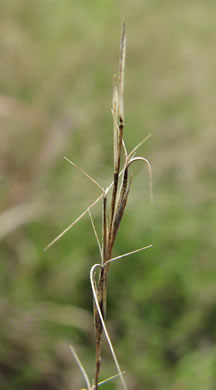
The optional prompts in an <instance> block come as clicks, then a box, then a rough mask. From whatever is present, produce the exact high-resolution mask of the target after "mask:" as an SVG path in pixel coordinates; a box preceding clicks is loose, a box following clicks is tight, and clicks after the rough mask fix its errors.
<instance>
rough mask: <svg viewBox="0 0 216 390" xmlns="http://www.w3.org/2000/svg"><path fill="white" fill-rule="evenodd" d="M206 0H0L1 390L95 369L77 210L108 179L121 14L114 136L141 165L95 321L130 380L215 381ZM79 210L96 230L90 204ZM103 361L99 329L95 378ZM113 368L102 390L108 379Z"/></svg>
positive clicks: (178, 384)
mask: <svg viewBox="0 0 216 390" xmlns="http://www.w3.org/2000/svg"><path fill="white" fill-rule="evenodd" d="M215 15H216V2H215V1H214V0H205V1H203V0H191V1H187V0H182V1H177V0H164V1H162V0H158V1H156V0H145V1H143V0H133V2H132V1H129V0H125V1H114V0H107V1H104V2H103V1H99V0H92V1H91V2H90V1H84V0H79V1H72V0H71V1H70V0H62V1H57V0H43V1H42V0H37V1H33V0H19V1H18V0H7V1H6V0H5V1H4V0H3V1H1V2H0V54H1V60H0V121H1V123H0V135H1V137H0V186H1V187H0V188H1V190H0V191H1V192H0V208H1V210H0V211H1V214H0V238H1V242H0V253H1V261H0V318H1V321H0V345H1V347H0V385H1V386H0V387H1V389H3V390H15V389H16V390H18V389H19V390H24V389H28V390H45V389H46V390H47V389H48V390H49V389H50V390H55V389H56V390H57V389H58V390H60V389H61V390H69V389H74V390H75V389H80V388H81V387H83V385H84V383H83V379H82V376H81V373H80V371H79V368H78V367H77V366H76V363H75V362H74V360H73V357H72V356H71V354H70V351H69V349H68V344H69V343H72V344H73V345H74V346H75V348H76V350H77V352H78V354H79V356H80V358H81V360H82V362H83V364H84V366H85V367H86V369H87V371H88V373H89V376H90V377H93V375H94V329H93V321H92V295H91V290H90V284H89V276H88V275H89V270H90V267H91V266H92V265H93V264H94V263H96V262H98V259H99V254H98V249H97V243H96V240H95V237H94V234H93V232H92V228H91V224H90V221H89V218H88V216H86V217H84V218H83V220H82V221H80V222H79V224H77V225H76V226H75V227H74V228H73V229H72V230H70V231H69V232H68V233H67V234H66V235H65V236H64V237H63V238H62V239H61V240H59V241H58V242H57V243H56V244H55V245H54V246H53V247H52V248H50V249H49V250H48V251H47V252H44V251H43V248H44V247H45V246H46V245H47V244H48V243H49V242H50V241H51V240H52V239H53V238H54V237H55V236H57V235H58V234H59V233H60V232H61V231H62V230H63V229H64V228H65V227H66V226H68V225H69V224H70V223H71V222H72V221H73V220H74V219H75V218H76V217H77V216H78V215H79V213H81V212H82V211H83V210H84V209H85V208H86V207H87V206H88V205H89V204H90V203H91V202H92V201H93V200H94V199H95V198H96V197H97V196H98V195H99V191H98V188H97V187H96V186H94V184H93V183H91V182H90V181H88V179H87V178H85V177H84V176H83V175H82V174H81V173H80V172H79V171H76V170H75V169H74V168H73V167H72V166H71V165H69V164H68V163H67V162H66V161H65V160H64V158H63V156H64V155H65V156H67V157H68V158H70V159H72V160H73V161H74V162H76V163H77V164H79V165H80V166H81V167H82V168H83V169H86V170H87V171H88V173H89V174H90V175H92V176H93V177H94V178H96V179H97V180H98V182H99V183H100V184H101V185H102V186H106V185H108V184H109V183H110V181H111V180H112V116H111V112H110V108H111V99H112V76H113V73H116V72H117V69H118V54H119V38H120V29H121V22H122V19H123V18H124V19H125V21H126V25H127V66H126V86H125V122H126V126H125V142H126V144H127V146H128V149H129V150H131V149H132V148H133V147H134V146H135V145H136V144H137V143H138V142H139V141H140V140H142V139H143V138H144V137H145V136H146V135H148V134H149V133H151V134H152V137H151V139H150V140H149V141H148V142H147V143H146V144H144V145H143V146H142V147H141V149H140V154H143V155H144V156H145V157H146V158H148V159H149V160H150V161H151V163H152V168H153V191H154V203H153V204H151V203H150V201H149V194H148V180H147V174H146V172H145V170H144V169H143V167H142V165H140V166H139V164H137V166H136V167H134V168H132V172H133V176H134V178H133V185H132V191H131V196H130V199H129V204H128V208H127V211H126V215H125V217H124V219H123V222H122V226H121V229H120V232H119V235H118V239H117V242H116V246H115V251H114V252H115V253H114V255H116V256H117V255H119V254H122V253H125V252H127V251H130V250H134V249H136V248H138V247H141V246H144V245H148V244H151V243H152V244H153V248H152V249H149V250H148V251H146V252H143V253H142V254H137V255H133V256H132V257H130V258H126V259H124V260H122V261H120V262H119V263H117V262H116V263H114V264H113V265H112V268H111V272H110V278H109V293H108V318H107V321H108V322H107V324H108V328H109V331H110V335H111V338H112V340H113V343H114V345H115V349H116V353H117V356H118V358H119V361H120V363H121V366H122V368H123V369H125V370H126V371H127V373H126V381H127V383H128V386H129V388H130V389H133V390H141V389H143V390H171V389H172V390H192V389H196V390H215V388H216V344H215V343H216V285H215V279H216V261H215V249H216V248H215V247H216V243H215V234H213V232H215V229H216V206H215V192H216V184H215V174H216V164H215V150H216V146H215V143H216V135H215V123H216V110H215V96H216V95H215V91H216V72H215V69H216V54H215V41H216V29H215ZM93 217H94V220H95V224H96V226H97V229H98V230H99V229H100V205H98V206H97V207H95V208H94V210H93ZM115 372H116V369H115V366H114V363H113V361H112V358H111V355H110V352H109V349H108V347H107V345H106V342H105V341H104V346H103V364H102V371H101V377H102V378H106V377H107V376H110V375H113V374H114V373H115ZM117 382H118V381H113V383H110V384H107V385H104V386H103V389H117V388H118V389H120V385H119V384H118V383H117Z"/></svg>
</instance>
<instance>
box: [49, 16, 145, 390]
mask: <svg viewBox="0 0 216 390" xmlns="http://www.w3.org/2000/svg"><path fill="white" fill-rule="evenodd" d="M125 58H126V28H125V23H123V24H122V32H121V40H120V59H119V76H118V79H117V78H116V76H115V75H114V77H113V102H112V115H113V168H114V172H113V181H112V182H111V184H110V185H109V186H108V187H106V188H103V187H102V186H101V185H100V184H99V183H98V182H97V181H96V180H95V179H93V178H92V177H91V176H90V175H89V174H88V173H86V171H84V170H83V169H82V168H80V167H79V166H77V165H76V164H75V163H74V162H72V161H71V160H70V159H68V158H67V157H65V159H66V160H67V161H68V162H69V163H70V164H72V165H73V166H74V167H75V168H77V169H79V170H80V171H81V172H82V173H83V174H84V175H85V176H87V177H88V178H89V179H90V180H91V181H92V182H93V183H95V184H96V185H97V186H98V187H99V188H100V190H101V194H100V196H99V197H98V198H97V199H96V200H95V201H94V202H93V203H92V204H91V205H90V206H89V207H88V208H87V209H86V210H85V211H84V212H83V213H82V214H81V215H80V216H79V217H78V218H77V219H76V220H75V221H74V222H73V223H72V224H70V225H69V226H68V227H67V228H66V229H65V230H64V231H63V232H62V233H60V234H59V235H58V236H57V237H56V238H55V239H54V240H53V241H52V242H51V243H50V244H49V245H48V246H47V247H46V248H45V249H48V248H49V247H50V246H52V245H53V244H54V243H55V242H56V241H57V240H59V239H60V238H61V237H62V236H63V235H64V234H65V233H66V232H67V231H68V230H69V229H70V228H71V227H72V226H74V225H75V224H76V223H77V222H78V221H79V220H80V219H81V218H82V217H83V216H84V215H85V214H87V213H89V217H90V220H91V224H92V228H93V231H94V233H95V237H96V240H97V244H98V248H99V253H100V258H101V262H100V264H94V265H93V266H92V268H91V270H90V282H91V288H92V294H93V300H94V326H95V343H96V359H95V378H94V383H93V384H92V385H91V384H90V380H89V378H88V375H87V374H86V371H85V369H84V367H83V365H82V363H81V362H80V360H79V358H78V356H77V354H76V352H75V350H74V348H73V347H72V346H70V348H71V351H72V353H73V356H74V358H75V360H76V361H77V363H78V365H79V367H80V370H81V372H82V374H83V377H84V379H85V381H86V385H87V388H88V390H92V389H95V390H98V386H99V385H100V384H103V383H104V381H103V382H99V374H100V367H101V342H102V334H103V332H104V333H105V336H106V339H107V342H108V344H109V347H110V350H111V353H112V357H113V360H114V362H115V365H116V368H117V371H118V374H117V375H114V377H116V376H119V377H120V379H121V383H122V387H123V388H124V389H125V390H127V385H126V382H125V379H124V376H123V373H122V371H121V368H120V365H119V363H118V360H117V357H116V354H115V351H114V348H113V345H112V342H111V339H110V336H109V333H108V330H107V327H106V324H105V319H106V306H107V286H108V274H109V270H110V264H111V263H112V262H114V261H116V260H119V259H122V258H124V257H126V256H129V255H132V254H134V253H137V252H140V251H143V250H145V249H148V248H150V247H151V246H152V245H147V246H144V247H142V248H139V249H135V250H133V251H131V252H128V253H125V254H123V255H120V256H116V257H112V252H113V247H114V244H115V240H116V236H117V233H118V230H119V228H120V224H121V222H122V218H123V216H124V213H125V210H126V206H127V201H128V196H129V193H130V189H131V182H132V175H130V174H129V168H130V166H131V165H132V164H133V163H134V162H137V161H141V162H144V163H145V164H146V165H147V168H148V174H149V183H150V198H151V199H152V169H151V165H150V163H149V161H148V160H147V159H146V158H144V157H142V156H138V157H137V156H136V151H137V149H138V148H139V147H140V146H141V145H142V144H143V142H145V141H146V140H147V139H148V137H149V136H148V137H146V138H145V139H144V140H143V141H142V142H140V143H139V144H138V145H137V146H136V147H135V148H134V149H133V150H132V151H131V152H130V153H128V151H127V147H126V144H125V142H124V139H123V135H124V123H125V121H124V74H125ZM110 191H111V202H110V204H109V202H108V193H109V192H110ZM99 201H101V202H102V243H100V240H99V237H98V234H97V231H96V228H95V225H94V221H93V218H92V214H91V208H92V207H93V206H95V204H96V203H98V202H99ZM96 271H98V273H97V272H96ZM114 377H112V378H114ZM109 379H111V378H109Z"/></svg>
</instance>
